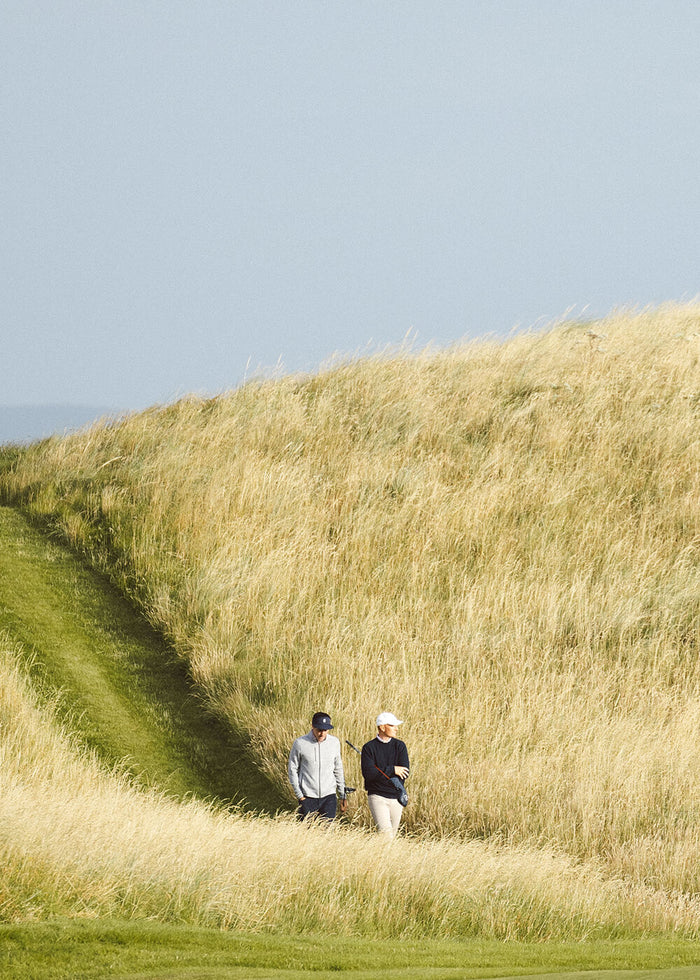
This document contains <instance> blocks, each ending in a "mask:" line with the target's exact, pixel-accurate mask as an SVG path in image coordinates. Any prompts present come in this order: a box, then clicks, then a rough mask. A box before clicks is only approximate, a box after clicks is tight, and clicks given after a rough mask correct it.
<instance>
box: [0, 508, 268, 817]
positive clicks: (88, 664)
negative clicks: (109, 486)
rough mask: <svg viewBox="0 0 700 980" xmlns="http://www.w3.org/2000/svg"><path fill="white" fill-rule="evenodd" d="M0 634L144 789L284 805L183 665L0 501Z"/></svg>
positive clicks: (67, 714) (87, 573)
mask: <svg viewBox="0 0 700 980" xmlns="http://www.w3.org/2000/svg"><path fill="white" fill-rule="evenodd" d="M0 631H4V632H5V634H6V635H8V636H9V637H10V638H11V639H12V640H13V641H14V642H15V643H16V644H18V645H19V646H20V647H21V649H22V650H23V651H24V659H25V663H26V664H27V665H28V666H29V669H30V672H31V674H32V676H33V679H34V681H35V683H37V684H38V685H39V687H40V688H41V689H43V691H44V696H45V697H46V698H49V699H53V698H55V697H56V694H57V693H59V692H60V693H59V697H58V705H59V709H60V710H59V715H61V714H62V715H63V718H64V721H66V722H67V723H68V724H69V726H70V728H71V730H72V731H73V733H74V734H75V735H77V736H78V737H79V739H80V740H81V741H82V742H83V743H84V744H85V745H86V746H88V747H90V748H92V749H94V750H95V751H96V752H97V753H98V755H99V756H100V757H101V758H102V759H103V761H105V762H106V763H108V764H110V765H115V764H118V765H119V766H120V767H121V768H124V769H125V770H126V771H127V772H130V773H132V774H133V775H134V776H136V777H137V778H138V780H139V781H140V782H141V783H142V784H143V785H146V786H155V787H158V788H159V789H164V790H166V791H167V792H169V793H172V794H175V795H178V796H186V795H188V794H191V793H194V794H196V795H197V796H199V797H203V798H217V799H220V800H222V801H235V802H236V803H238V804H240V805H242V806H244V807H246V808H252V809H255V810H258V811H261V812H274V811H275V810H276V809H277V808H278V807H280V806H282V805H284V803H285V802H286V801H285V800H284V799H283V798H282V797H281V795H280V794H279V792H277V791H275V790H274V789H273V788H272V787H271V785H270V783H269V782H268V781H267V780H266V779H265V778H264V777H263V776H262V775H261V773H260V769H259V767H258V765H257V764H256V763H255V762H254V760H253V759H252V757H251V754H250V752H249V751H248V750H246V748H245V745H244V743H243V740H242V739H238V738H237V737H236V735H235V733H234V732H233V731H232V730H231V728H230V727H229V726H227V725H226V724H224V723H222V722H221V720H219V719H216V718H214V717H213V716H212V715H211V713H209V712H207V711H206V710H205V708H204V705H203V703H202V701H201V699H200V698H199V697H197V694H196V692H195V690H194V689H193V686H192V684H191V682H190V679H189V676H188V673H187V669H186V666H185V664H184V663H183V662H182V661H181V660H178V659H177V658H176V656H175V654H174V653H173V651H172V650H171V649H170V648H169V647H168V646H167V645H166V644H165V643H164V641H163V639H162V638H161V637H159V636H158V635H157V634H156V632H155V631H154V630H153V629H152V628H151V627H150V626H149V625H148V623H146V621H145V620H144V619H143V618H142V617H140V616H139V615H138V614H137V613H136V612H135V611H134V609H133V608H132V607H131V606H130V605H129V604H128V603H127V602H126V600H125V599H124V598H123V597H122V596H120V595H119V594H118V593H117V592H116V590H115V588H114V587H113V586H111V585H110V584H109V583H108V582H107V581H106V579H104V578H103V577H102V576H100V575H99V574H97V573H95V572H94V571H91V570H90V569H88V568H86V567H85V565H84V564H83V563H81V562H80V561H79V560H78V559H77V558H76V557H75V556H74V555H73V554H71V553H70V552H69V551H68V549H67V548H65V546H61V545H59V543H58V542H56V541H52V540H51V539H49V538H48V537H47V536H46V535H44V534H41V533H40V532H38V531H37V530H36V529H35V528H33V527H31V525H30V524H29V523H28V522H27V520H26V519H25V518H23V517H22V516H21V515H20V514H19V513H18V512H17V511H14V510H11V509H9V508H6V507H0Z"/></svg>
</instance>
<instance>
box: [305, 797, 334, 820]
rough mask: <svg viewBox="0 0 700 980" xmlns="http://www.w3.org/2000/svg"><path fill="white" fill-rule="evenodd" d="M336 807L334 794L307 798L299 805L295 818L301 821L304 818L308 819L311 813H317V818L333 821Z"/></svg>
mask: <svg viewBox="0 0 700 980" xmlns="http://www.w3.org/2000/svg"><path fill="white" fill-rule="evenodd" d="M337 807H338V800H337V798H336V795H335V793H333V794H332V795H331V796H321V797H315V796H307V797H306V798H305V799H303V800H302V801H301V803H300V804H299V809H298V810H297V816H298V817H299V819H300V820H303V819H304V817H308V816H309V815H310V814H312V813H317V814H318V815H319V817H323V818H324V819H326V820H334V819H335V814H336V810H337Z"/></svg>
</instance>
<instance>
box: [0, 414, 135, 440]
mask: <svg viewBox="0 0 700 980" xmlns="http://www.w3.org/2000/svg"><path fill="white" fill-rule="evenodd" d="M120 414H123V413H121V412H119V411H117V410H116V409H114V408H107V407H106V406H104V405H0V445H4V444H6V443H15V444H17V443H20V444H26V443H29V442H35V441H36V440H37V439H46V438H47V437H48V436H52V435H64V434H65V433H67V432H74V431H75V430H76V429H82V428H83V427H84V426H86V425H89V424H90V423H91V422H95V421H97V420H98V419H100V418H105V417H108V418H116V417H117V416H119V415H120Z"/></svg>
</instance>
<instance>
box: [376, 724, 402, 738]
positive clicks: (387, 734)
mask: <svg viewBox="0 0 700 980" xmlns="http://www.w3.org/2000/svg"><path fill="white" fill-rule="evenodd" d="M398 730H399V726H398V725H380V726H379V731H380V734H381V735H383V736H384V738H396V733H397V732H398Z"/></svg>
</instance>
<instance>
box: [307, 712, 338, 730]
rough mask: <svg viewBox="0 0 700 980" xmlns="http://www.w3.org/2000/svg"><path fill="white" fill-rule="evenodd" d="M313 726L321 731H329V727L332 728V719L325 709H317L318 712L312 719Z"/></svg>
mask: <svg viewBox="0 0 700 980" xmlns="http://www.w3.org/2000/svg"><path fill="white" fill-rule="evenodd" d="M311 727H312V728H317V729H318V730H319V731H323V732H327V731H328V729H329V728H332V727H333V726H332V725H331V719H330V717H329V715H327V714H326V713H325V711H317V712H316V714H315V715H314V716H313V718H312V719H311Z"/></svg>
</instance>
